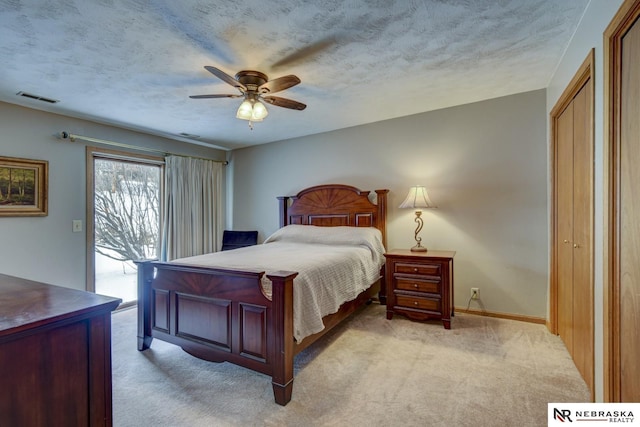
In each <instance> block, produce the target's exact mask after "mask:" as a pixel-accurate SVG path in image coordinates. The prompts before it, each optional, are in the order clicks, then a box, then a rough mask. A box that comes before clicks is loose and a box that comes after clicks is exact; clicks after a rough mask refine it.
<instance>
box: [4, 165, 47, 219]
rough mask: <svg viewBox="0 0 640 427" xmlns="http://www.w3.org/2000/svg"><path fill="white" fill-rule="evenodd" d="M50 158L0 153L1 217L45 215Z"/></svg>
mask: <svg viewBox="0 0 640 427" xmlns="http://www.w3.org/2000/svg"><path fill="white" fill-rule="evenodd" d="M48 174H49V162H47V161H46V160H29V159H18V158H13V157H0V217H2V216H46V215H47V213H48V211H47V187H48V184H49V176H48Z"/></svg>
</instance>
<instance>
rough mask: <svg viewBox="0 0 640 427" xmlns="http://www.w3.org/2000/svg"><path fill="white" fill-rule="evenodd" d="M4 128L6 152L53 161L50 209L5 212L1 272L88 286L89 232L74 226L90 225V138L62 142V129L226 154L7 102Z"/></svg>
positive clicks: (0, 113)
mask: <svg viewBox="0 0 640 427" xmlns="http://www.w3.org/2000/svg"><path fill="white" fill-rule="evenodd" d="M0 129H1V130H2V135H0V156H6V157H21V158H30V159H39V160H48V161H49V215H48V216H46V217H34V218H26V217H3V218H0V242H2V244H0V273H3V274H9V275H13V276H19V277H24V278H27V279H31V280H37V281H42V282H46V283H51V284H56V285H60V286H66V287H70V288H75V289H85V264H86V258H85V252H86V235H85V233H84V232H83V233H73V232H72V228H71V221H72V220H74V219H80V220H82V222H83V229H84V228H85V227H84V226H85V225H86V218H85V200H86V196H85V188H86V186H85V182H86V176H85V144H84V143H83V142H79V143H71V142H61V141H60V140H58V139H57V138H56V134H57V133H59V132H61V131H63V130H64V131H68V132H71V133H73V134H77V135H84V136H90V137H94V138H99V139H105V140H111V141H118V142H123V143H127V144H133V145H139V146H146V147H150V148H156V149H161V150H169V151H174V152H177V153H184V154H191V155H199V156H207V157H210V158H215V159H224V156H225V152H222V151H219V150H211V149H206V148H204V147H200V146H197V145H192V144H186V143H179V142H176V141H171V140H168V139H164V138H159V137H154V136H149V135H143V134H141V133H137V132H131V131H127V130H123V129H118V128H114V127H110V126H104V125H99V124H96V123H91V122H88V121H84V120H78V119H72V118H68V117H64V116H59V115H56V114H50V113H45V112H42V111H37V110H32V109H28V108H23V107H18V106H15V105H11V104H6V103H1V102H0ZM105 148H109V147H105ZM111 148H112V147H111Z"/></svg>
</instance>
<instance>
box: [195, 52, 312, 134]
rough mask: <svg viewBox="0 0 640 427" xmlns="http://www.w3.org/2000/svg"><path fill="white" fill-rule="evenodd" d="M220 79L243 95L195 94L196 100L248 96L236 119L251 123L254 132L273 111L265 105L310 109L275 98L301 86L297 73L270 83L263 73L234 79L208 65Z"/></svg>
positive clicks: (240, 74)
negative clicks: (257, 123) (255, 125)
mask: <svg viewBox="0 0 640 427" xmlns="http://www.w3.org/2000/svg"><path fill="white" fill-rule="evenodd" d="M204 68H205V69H206V70H207V71H209V72H210V73H211V74H213V75H214V76H216V77H218V78H219V79H220V80H222V81H224V82H225V83H228V84H229V85H231V86H233V87H235V88H236V89H238V90H239V91H240V93H239V94H233V95H231V94H215V95H192V96H189V98H192V99H208V98H240V97H244V101H243V102H242V104H240V107H239V108H238V111H237V113H236V117H237V118H239V119H242V120H249V127H250V128H251V129H253V126H252V122H261V121H262V120H263V119H264V118H265V117H267V114H269V112H268V111H267V108H266V107H265V106H264V104H263V103H262V102H260V101H264V102H266V103H268V104H271V105H275V106H277V107H283V108H290V109H292V110H300V111H301V110H304V109H305V108H307V106H306V105H305V104H303V103H301V102H298V101H294V100H292V99H287V98H281V97H279V96H271V94H272V93H276V92H280V91H283V90H285V89H289V88H290V87H293V86H295V85H297V84H298V83H300V79H299V78H298V77H296V76H294V75H293V74H290V75H288V76H284V77H279V78H277V79H273V80H269V78H268V77H267V75H266V74H264V73H261V72H259V71H253V70H243V71H238V73H237V74H236V75H235V78H234V77H231V76H230V75H228V74H227V73H225V72H224V71H221V70H219V69H218V68H216V67H211V66H209V65H205V67H204Z"/></svg>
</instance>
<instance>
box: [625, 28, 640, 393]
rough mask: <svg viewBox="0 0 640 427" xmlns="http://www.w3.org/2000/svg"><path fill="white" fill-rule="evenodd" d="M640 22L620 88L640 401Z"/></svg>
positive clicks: (629, 293) (634, 388)
mask: <svg viewBox="0 0 640 427" xmlns="http://www.w3.org/2000/svg"><path fill="white" fill-rule="evenodd" d="M638 52H640V23H638V21H636V22H635V24H633V27H631V29H630V30H629V31H628V32H627V34H626V35H625V36H624V38H623V43H622V61H621V62H622V64H621V71H622V78H621V88H620V97H621V105H620V209H621V215H620V372H621V379H620V383H621V390H620V397H621V400H622V401H623V402H640V381H638V379H639V378H640V363H639V362H638V361H639V360H640V261H639V260H640V190H639V188H640V55H638Z"/></svg>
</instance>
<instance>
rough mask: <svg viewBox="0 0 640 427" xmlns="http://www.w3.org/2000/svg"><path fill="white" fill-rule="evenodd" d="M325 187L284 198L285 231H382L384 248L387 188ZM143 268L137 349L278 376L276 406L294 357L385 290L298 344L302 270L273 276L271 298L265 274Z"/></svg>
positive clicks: (288, 384)
mask: <svg viewBox="0 0 640 427" xmlns="http://www.w3.org/2000/svg"><path fill="white" fill-rule="evenodd" d="M375 192H376V193H377V204H373V203H372V202H371V201H370V200H369V191H361V190H359V189H357V188H355V187H351V186H347V185H338V184H333V185H320V186H316V187H311V188H307V189H305V190H302V191H301V192H299V193H298V194H297V195H296V196H293V197H278V204H279V209H280V215H279V216H280V227H283V226H285V225H289V224H301V225H316V226H329V227H330V226H352V227H376V228H378V229H379V230H380V231H381V232H382V238H383V244H385V245H386V206H387V203H386V200H387V199H386V198H387V193H388V190H376V191H375ZM136 264H138V350H140V351H143V350H146V349H148V348H149V347H150V345H151V341H152V340H153V338H157V339H160V340H163V341H167V342H170V343H173V344H176V345H178V346H180V347H182V349H184V350H185V351H186V352H187V353H189V354H191V355H193V356H195V357H198V358H200V359H204V360H208V361H212V362H225V361H226V362H231V363H234V364H236V365H240V366H244V367H246V368H249V369H252V370H254V371H258V372H261V373H263V374H266V375H269V376H271V377H272V381H271V383H272V385H273V394H274V397H275V401H276V403H278V404H280V405H286V404H287V403H288V402H289V401H290V400H291V394H292V390H293V358H294V356H295V355H296V354H298V353H299V352H300V351H302V350H303V349H305V348H306V347H308V346H309V345H311V344H312V343H313V342H315V341H317V340H318V338H320V337H321V336H322V335H324V334H325V333H326V332H328V331H329V330H331V329H332V328H333V327H334V326H336V325H337V324H338V323H340V321H342V320H343V319H345V318H346V317H347V316H349V315H350V314H351V313H353V312H354V311H355V310H356V309H357V308H359V307H360V306H362V305H363V304H365V303H366V302H368V301H370V299H371V298H373V297H375V296H376V294H378V293H379V292H380V290H381V286H383V283H382V282H383V280H384V272H382V271H381V274H380V279H379V280H378V281H377V282H376V283H373V284H372V285H371V287H370V288H369V289H367V290H365V291H364V292H362V293H361V294H360V295H359V296H358V297H357V298H356V299H354V300H352V301H349V302H346V303H344V304H343V305H342V306H341V307H340V310H339V311H338V312H337V313H334V314H332V315H329V316H325V317H324V318H323V319H322V320H323V323H324V325H325V328H324V330H323V331H321V332H319V333H317V334H314V335H311V336H308V337H306V338H304V339H303V340H302V342H300V343H298V342H296V340H295V339H294V337H293V279H294V278H295V277H296V275H297V272H294V271H280V272H277V273H273V274H269V275H267V277H268V278H269V279H270V280H271V282H272V297H271V300H269V299H267V298H266V297H265V296H264V295H263V291H262V287H261V284H260V281H261V278H262V276H263V275H264V274H265V273H264V272H263V271H257V270H256V271H238V270H231V269H229V270H225V269H218V268H206V267H196V266H187V265H177V264H171V263H163V262H158V261H139V262H137V263H136Z"/></svg>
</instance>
